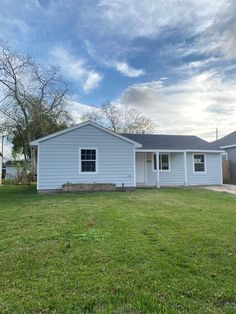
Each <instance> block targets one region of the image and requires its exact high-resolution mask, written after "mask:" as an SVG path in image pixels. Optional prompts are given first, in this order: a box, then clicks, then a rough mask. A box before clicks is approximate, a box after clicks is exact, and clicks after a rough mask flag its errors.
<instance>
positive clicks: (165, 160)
mask: <svg viewBox="0 0 236 314" xmlns="http://www.w3.org/2000/svg"><path fill="white" fill-rule="evenodd" d="M169 169H170V161H169V154H159V170H163V171H168V170H169ZM153 170H157V155H156V154H154V155H153Z"/></svg>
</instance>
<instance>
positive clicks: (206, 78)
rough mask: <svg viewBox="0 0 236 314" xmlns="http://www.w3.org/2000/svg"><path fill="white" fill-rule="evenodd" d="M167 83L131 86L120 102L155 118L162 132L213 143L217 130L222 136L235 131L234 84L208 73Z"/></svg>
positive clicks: (211, 72)
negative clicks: (205, 139)
mask: <svg viewBox="0 0 236 314" xmlns="http://www.w3.org/2000/svg"><path fill="white" fill-rule="evenodd" d="M167 82H168V81H163V80H161V81H153V82H147V83H141V84H134V85H131V86H130V87H128V88H127V89H126V90H124V92H123V93H122V95H121V97H120V98H119V100H117V101H118V102H120V103H122V104H125V105H126V106H131V107H134V108H136V109H137V110H139V111H142V112H143V113H145V114H147V115H148V116H150V117H151V118H152V119H155V120H156V121H157V122H158V123H159V126H160V128H159V131H160V132H161V133H172V134H174V133H177V134H196V135H199V136H202V137H203V138H208V139H209V140H211V139H214V130H215V128H216V127H217V128H218V129H219V130H220V131H222V133H223V134H227V133H228V132H230V131H232V130H234V129H235V118H236V106H235V104H236V91H235V88H234V86H235V83H236V82H235V81H224V80H223V79H222V78H221V77H220V76H219V74H218V73H217V72H215V71H206V72H203V73H201V74H197V75H195V76H193V77H192V78H191V79H186V80H183V81H180V82H179V83H176V84H169V85H167ZM223 134H222V135H223Z"/></svg>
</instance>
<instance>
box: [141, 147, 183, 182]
mask: <svg viewBox="0 0 236 314" xmlns="http://www.w3.org/2000/svg"><path fill="white" fill-rule="evenodd" d="M183 158H184V157H183V153H170V171H160V185H162V186H165V185H166V186H168V185H170V186H173V185H184V159H183ZM156 177H157V175H156V171H153V170H152V154H151V153H149V154H148V155H147V184H148V185H156Z"/></svg>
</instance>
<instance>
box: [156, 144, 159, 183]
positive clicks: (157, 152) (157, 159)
mask: <svg viewBox="0 0 236 314" xmlns="http://www.w3.org/2000/svg"><path fill="white" fill-rule="evenodd" d="M156 166H157V170H156V171H157V178H156V180H157V181H156V187H157V188H159V187H160V172H159V151H158V150H157V151H156Z"/></svg>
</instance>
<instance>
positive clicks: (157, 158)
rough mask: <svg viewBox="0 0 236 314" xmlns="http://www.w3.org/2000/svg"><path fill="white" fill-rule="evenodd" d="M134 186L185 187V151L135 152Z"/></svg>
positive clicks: (186, 183)
mask: <svg viewBox="0 0 236 314" xmlns="http://www.w3.org/2000/svg"><path fill="white" fill-rule="evenodd" d="M135 157H136V160H135V169H136V186H137V187H147V188H148V187H149V188H151V187H156V188H159V187H160V186H177V185H178V186H181V185H182V186H184V185H185V186H187V185H188V180H187V154H186V151H156V150H147V151H141V150H140V151H136V154H135Z"/></svg>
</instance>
